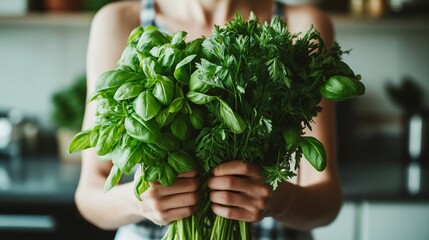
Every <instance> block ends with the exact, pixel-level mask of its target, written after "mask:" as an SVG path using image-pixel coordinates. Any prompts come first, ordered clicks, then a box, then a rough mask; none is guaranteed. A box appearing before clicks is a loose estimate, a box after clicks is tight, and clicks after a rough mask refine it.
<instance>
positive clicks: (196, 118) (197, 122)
mask: <svg viewBox="0 0 429 240" xmlns="http://www.w3.org/2000/svg"><path fill="white" fill-rule="evenodd" d="M189 120H190V122H191V125H192V127H194V128H195V129H197V130H200V129H202V128H203V127H204V116H203V113H202V112H201V111H200V110H198V109H196V108H194V109H192V112H191V114H190V115H189Z"/></svg>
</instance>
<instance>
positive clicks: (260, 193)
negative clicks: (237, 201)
mask: <svg viewBox="0 0 429 240" xmlns="http://www.w3.org/2000/svg"><path fill="white" fill-rule="evenodd" d="M208 186H209V188H210V189H211V190H214V191H219V190H227V191H236V192H242V193H245V194H246V195H248V196H253V197H268V196H269V195H270V192H271V189H270V187H269V186H268V185H264V184H261V183H260V182H259V181H257V180H255V179H251V178H246V177H240V176H221V177H212V178H211V179H210V180H209V182H208Z"/></svg>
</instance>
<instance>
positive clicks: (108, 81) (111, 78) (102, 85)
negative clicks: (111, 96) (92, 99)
mask: <svg viewBox="0 0 429 240" xmlns="http://www.w3.org/2000/svg"><path fill="white" fill-rule="evenodd" d="M144 79H145V76H144V75H143V74H139V73H135V72H128V71H123V70H111V71H107V72H105V73H103V74H101V75H100V77H98V79H97V82H96V83H95V94H96V93H98V92H101V91H105V90H109V89H116V88H119V87H120V86H122V85H123V84H125V83H127V82H135V81H143V80H144Z"/></svg>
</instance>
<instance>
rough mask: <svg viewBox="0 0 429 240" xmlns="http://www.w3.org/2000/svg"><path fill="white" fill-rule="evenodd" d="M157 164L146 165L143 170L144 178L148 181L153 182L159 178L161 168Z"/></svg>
mask: <svg viewBox="0 0 429 240" xmlns="http://www.w3.org/2000/svg"><path fill="white" fill-rule="evenodd" d="M160 168H161V167H160V166H159V165H157V166H148V167H147V168H146V169H145V170H144V180H146V181H148V182H155V181H158V180H159V178H160V173H161V172H162V169H160Z"/></svg>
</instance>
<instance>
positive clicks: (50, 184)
mask: <svg viewBox="0 0 429 240" xmlns="http://www.w3.org/2000/svg"><path fill="white" fill-rule="evenodd" d="M79 175H80V164H79V163H66V162H61V161H59V160H57V158H56V157H54V156H44V157H35V158H28V159H22V160H16V159H14V160H11V159H0V203H2V202H13V203H33V204H34V203H56V204H73V202H74V197H73V196H74V192H75V190H76V187H77V183H78V179H79Z"/></svg>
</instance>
